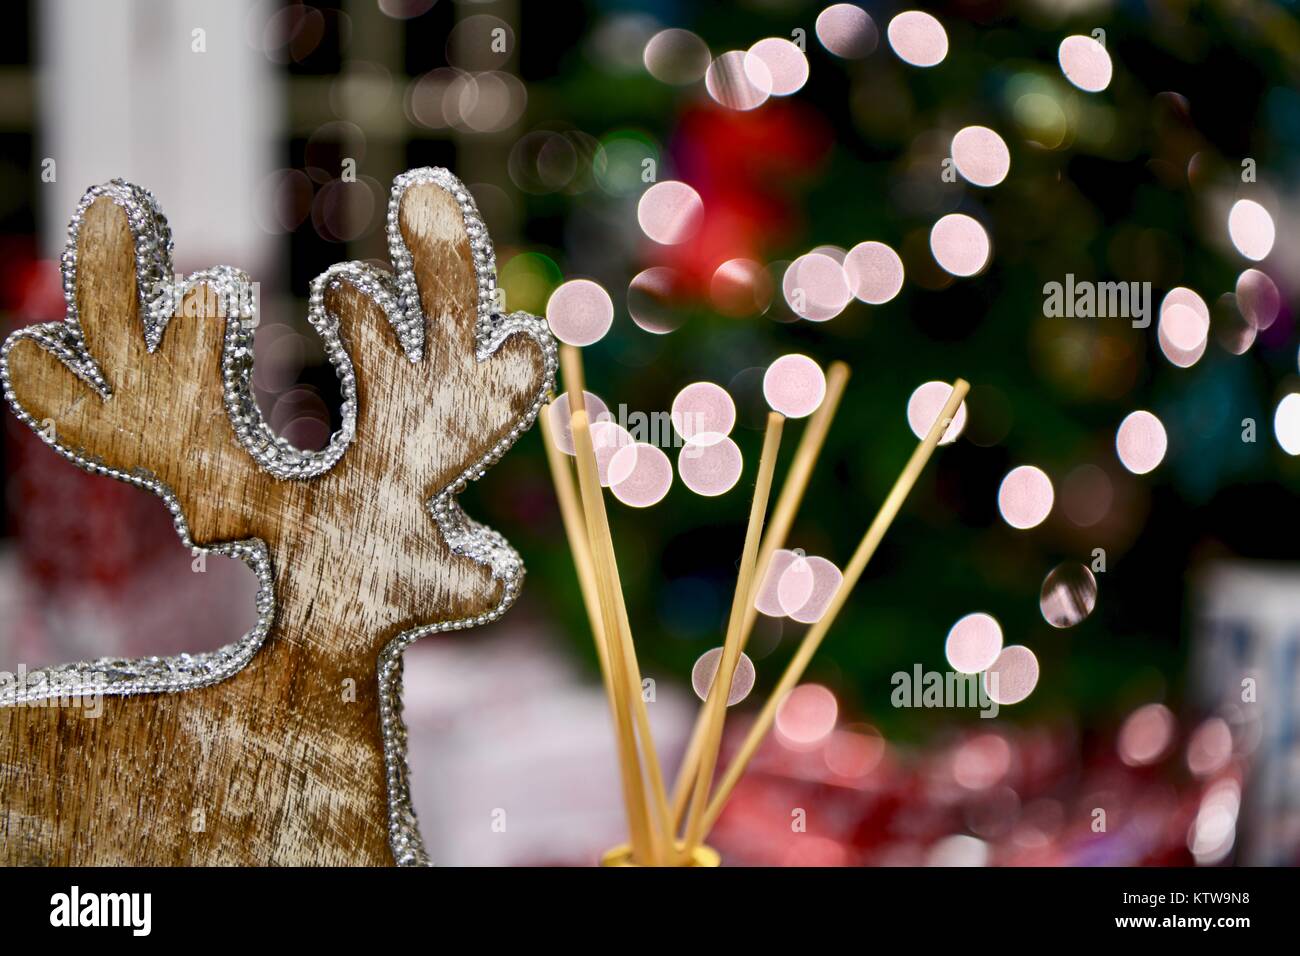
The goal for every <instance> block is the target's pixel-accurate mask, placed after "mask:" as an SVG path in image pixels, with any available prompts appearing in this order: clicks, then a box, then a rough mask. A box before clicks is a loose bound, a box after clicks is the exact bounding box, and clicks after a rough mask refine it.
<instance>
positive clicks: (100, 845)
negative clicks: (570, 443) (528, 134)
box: [0, 169, 555, 863]
mask: <svg viewBox="0 0 1300 956" xmlns="http://www.w3.org/2000/svg"><path fill="white" fill-rule="evenodd" d="M388 237H389V246H390V253H391V257H392V260H393V265H394V268H395V271H394V273H391V274H390V273H388V272H386V271H383V270H379V269H376V268H373V267H370V266H367V265H364V264H361V263H347V264H344V265H339V266H334V267H332V268H330V269H329V270H328V271H327V272H326V273H325V274H324V275H322V276H320V277H319V278H318V279H317V280H316V281H315V282H314V283H313V284H312V290H311V302H310V312H309V318H310V320H311V322H312V324H313V326H314V327H315V328H316V330H317V331H318V332H319V334H320V335H321V338H322V340H323V342H324V345H325V353H326V355H327V356H328V358H329V360H330V361H331V363H332V364H333V365H334V367H335V369H336V371H337V372H338V375H339V379H340V384H341V387H342V392H343V399H344V400H343V405H342V419H343V424H342V428H341V429H340V430H339V431H338V432H337V433H335V434H334V435H333V436H331V439H330V441H329V444H328V445H327V446H326V448H325V449H323V450H322V451H319V452H305V451H300V450H297V449H295V448H293V447H292V446H290V445H288V444H287V443H286V442H284V441H282V440H280V439H277V438H276V437H275V436H274V435H273V434H272V432H271V430H270V429H269V427H268V426H267V424H266V423H265V421H264V420H263V418H262V415H261V413H260V411H259V410H258V408H257V406H256V403H255V402H254V401H253V397H252V393H251V386H250V379H251V371H252V332H251V322H250V320H251V319H252V318H253V314H252V310H251V301H250V300H251V296H250V294H249V293H250V284H249V282H248V279H247V277H246V276H244V274H243V273H241V272H239V271H237V270H235V269H231V268H228V267H218V268H216V269H211V270H208V271H206V272H203V273H198V274H196V275H194V276H191V277H189V279H188V280H186V281H185V282H184V283H183V285H182V286H181V288H180V289H179V290H178V289H175V288H174V287H173V285H172V282H171V279H170V276H171V255H170V254H171V237H170V232H169V230H168V228H167V224H166V220H165V219H164V218H163V216H162V213H161V212H160V211H159V209H158V207H157V205H156V203H155V202H154V201H153V198H152V197H151V196H150V195H149V194H148V193H146V192H144V191H143V190H141V189H139V188H138V187H135V186H131V185H129V184H126V183H122V182H120V181H115V182H113V183H110V184H108V185H106V186H101V187H95V188H93V189H91V190H89V191H88V192H87V193H86V195H85V197H84V198H83V200H82V202H81V205H80V207H79V208H78V211H77V214H76V216H74V218H73V221H72V225H71V227H70V229H69V242H68V249H67V252H66V253H65V254H64V260H63V271H64V288H65V291H66V294H67V297H68V315H67V318H66V320H65V321H64V322H58V323H48V324H46V325H41V326H34V327H31V328H28V329H23V330H20V331H18V332H16V333H14V334H13V335H12V336H10V338H9V339H8V340H7V341H6V342H5V345H4V348H3V352H0V378H2V379H3V383H4V388H5V395H6V398H7V399H8V400H9V401H10V403H11V404H12V405H13V406H14V409H15V411H16V412H17V414H18V416H19V417H20V418H21V419H22V420H23V421H25V422H26V423H27V424H29V425H31V426H32V427H33V428H35V429H36V430H37V431H38V433H40V434H41V435H42V437H44V438H45V440H46V441H47V442H48V443H49V444H51V445H52V446H54V447H55V448H56V449H57V450H59V451H60V452H61V453H62V454H64V455H66V456H67V457H69V458H71V459H72V460H73V461H75V462H76V463H77V464H79V465H81V466H82V467H85V468H88V469H89V470H91V471H95V472H98V473H101V474H107V475H110V476H111V477H115V478H119V479H121V480H125V481H131V482H133V483H135V484H138V485H141V486H143V487H145V488H147V489H149V490H151V491H153V492H155V493H156V494H159V495H160V496H161V497H163V498H164V500H165V501H166V502H167V505H168V507H169V509H170V510H171V512H172V514H173V517H174V519H175V522H176V526H177V530H178V533H179V534H180V535H181V538H182V540H183V541H185V542H186V543H187V544H191V545H204V546H210V547H211V548H212V549H213V550H218V551H223V552H225V553H230V554H234V555H236V556H239V557H241V558H243V559H244V560H245V561H246V562H247V563H249V565H250V566H251V567H252V568H253V569H254V571H255V572H257V573H258V575H259V578H260V579H261V581H262V585H263V586H262V591H261V592H260V594H259V612H260V616H259V624H258V626H257V627H256V628H255V629H254V630H253V631H252V632H250V633H249V634H248V635H246V636H245V637H244V638H243V639H242V640H240V641H238V642H236V643H235V644H232V645H230V646H228V647H225V648H222V649H220V650H219V651H216V652H213V653H211V654H205V655H192V656H191V655H185V656H182V657H180V658H174V659H166V658H164V659H154V658H151V659H147V660H144V661H100V662H95V663H93V664H88V665H67V666H65V667H62V668H56V669H52V671H51V672H50V676H51V678H55V677H58V678H60V679H62V680H65V681H66V682H67V683H68V684H71V685H75V686H76V688H77V691H75V692H78V693H86V692H103V693H107V694H114V695H117V694H132V693H140V692H147V691H181V690H184V691H186V693H184V694H178V695H167V696H155V697H149V698H144V699H135V700H131V701H123V700H112V701H108V702H106V705H107V708H106V714H105V717H106V719H105V720H104V721H102V722H100V723H99V724H97V725H96V727H95V728H93V729H92V730H91V731H87V730H86V728H85V727H84V726H82V727H76V728H75V739H76V745H77V746H78V747H79V748H80V749H81V750H83V751H89V754H88V755H87V754H84V753H83V754H81V755H79V759H82V758H85V757H87V756H88V758H89V767H88V769H86V770H85V772H84V774H79V773H77V772H76V771H75V770H74V771H73V772H74V775H76V776H77V777H78V779H74V780H72V781H68V780H62V781H55V780H51V779H42V774H41V773H40V771H39V768H38V767H37V766H36V765H35V763H34V762H33V758H32V757H31V756H30V755H31V754H40V753H42V752H48V751H49V750H50V748H59V747H65V746H68V745H70V742H71V741H72V739H73V737H74V731H73V729H72V728H70V727H69V721H68V720H63V719H59V715H57V714H56V715H55V716H54V717H53V718H50V717H47V716H45V714H44V712H36V711H29V710H24V709H16V710H15V709H0V728H5V727H6V723H5V722H7V729H8V730H10V731H11V732H10V733H7V734H4V735H3V736H0V798H2V799H3V801H4V808H3V812H4V813H6V814H7V815H8V817H9V822H10V823H11V824H12V823H13V822H14V821H15V820H17V821H19V829H21V828H22V826H24V825H25V826H27V827H28V829H29V830H30V831H31V832H29V833H28V834H27V836H26V839H25V840H22V841H19V843H17V844H15V845H16V846H18V847H19V851H18V852H19V854H20V858H22V859H41V860H49V861H58V862H81V861H90V860H95V861H101V862H109V861H111V862H136V863H140V862H225V861H239V862H256V861H263V862H265V861H266V859H268V858H269V859H274V860H276V861H284V862H308V863H313V862H315V863H319V862H375V861H376V856H377V854H376V846H377V845H380V846H382V845H383V842H382V838H383V836H384V828H383V826H382V820H383V814H385V813H386V814H387V818H388V822H389V826H388V828H387V829H388V831H389V832H388V837H389V841H390V843H391V851H392V854H393V855H395V856H396V857H397V859H398V861H399V862H418V861H420V860H422V859H423V858H424V854H423V848H422V846H421V844H420V842H419V837H418V833H416V831H415V825H414V817H413V814H412V813H411V811H410V804H409V796H408V794H407V792H406V780H405V778H406V768H405V750H404V730H403V728H402V726H401V720H400V703H399V702H398V701H397V683H398V681H399V679H400V660H401V657H400V653H401V650H402V648H404V647H405V646H406V645H407V644H409V643H410V642H411V641H412V640H414V639H415V638H417V637H419V636H422V635H424V634H426V633H431V632H435V631H441V630H448V629H459V628H462V627H466V626H470V625H472V624H476V623H482V622H484V621H487V620H491V619H493V618H495V617H496V616H497V615H499V614H500V613H501V612H502V611H503V610H504V609H505V608H506V607H507V606H509V604H510V603H511V601H513V599H514V596H515V594H516V593H517V591H518V587H519V584H520V581H521V578H522V573H523V568H522V564H521V563H520V561H519V558H518V555H517V554H515V552H514V551H513V550H512V549H511V548H510V546H509V545H508V544H507V543H506V542H505V540H504V539H503V538H501V537H500V536H499V535H497V534H495V533H494V532H492V531H490V530H489V529H487V528H484V527H482V526H481V525H478V524H476V523H474V522H472V521H471V520H469V519H468V518H467V517H466V516H465V515H464V514H463V512H461V510H460V508H459V506H458V504H457V503H456V499H455V496H456V495H457V494H458V493H459V492H460V491H461V490H462V489H463V488H464V486H465V485H466V483H467V482H469V481H471V480H474V479H475V478H477V477H479V476H481V475H482V474H483V472H484V470H485V469H486V468H487V467H488V466H490V465H491V464H492V463H493V462H494V461H496V459H497V458H499V457H500V455H501V454H502V453H504V451H505V450H506V449H507V448H509V446H510V445H511V444H512V443H513V442H514V441H515V439H516V438H517V437H518V436H519V434H520V433H521V432H522V431H523V430H525V429H527V428H528V427H529V426H530V425H531V424H532V421H533V419H534V418H535V416H536V414H537V412H538V409H539V408H540V406H541V403H542V402H543V401H544V399H545V397H546V394H547V392H548V391H549V390H550V388H551V384H552V382H553V378H554V370H555V350H554V344H553V342H552V340H551V338H550V336H549V334H548V333H547V331H546V329H545V325H544V323H543V322H541V320H539V319H535V318H533V317H531V316H527V315H524V314H522V313H516V314H514V315H510V316H503V315H501V314H499V313H497V312H496V311H495V310H494V306H495V304H496V287H495V263H494V257H493V252H492V248H491V243H490V241H489V240H488V237H487V233H486V230H485V229H484V228H483V226H482V224H481V222H480V221H479V219H478V216H477V213H476V211H475V209H474V203H473V200H472V198H471V197H470V196H469V194H468V192H467V191H466V190H465V188H464V186H463V185H462V184H461V183H460V182H459V181H458V180H457V179H456V178H455V177H454V176H452V175H451V174H450V173H447V172H446V171H445V170H439V169H423V170H415V171H412V172H408V173H406V174H404V175H402V176H400V177H398V179H397V180H396V181H395V182H394V186H393V194H392V200H391V203H390V206H389V212H388ZM430 516H431V517H432V519H433V522H434V523H435V524H436V530H435V528H434V527H431V526H430ZM272 622H273V623H272ZM268 635H269V636H268ZM264 638H265V643H266V646H265V647H264V648H262V647H261V646H262V644H263V641H264ZM259 648H261V650H260V653H259ZM347 681H353V682H354V686H356V687H357V693H356V699H355V702H349V701H346V700H345V699H343V698H342V697H341V696H340V693H339V688H340V686H341V685H343V684H345V683H346V682H347ZM47 686H53V685H52V684H50V682H49V681H47ZM65 686H66V685H65ZM63 692H64V693H71V692H73V691H71V690H70V689H65V690H64V691H63ZM9 696H10V697H11V698H12V699H11V700H8V701H6V699H5V697H4V696H3V695H2V694H0V705H3V704H4V703H21V702H23V701H24V700H30V699H32V698H33V697H35V696H40V694H39V693H31V692H28V693H27V694H26V695H24V694H23V693H22V692H21V690H20V691H19V692H18V693H13V694H10V695H9ZM108 718H112V719H108ZM232 721H233V722H235V724H236V725H238V728H239V730H240V734H238V735H233V736H234V737H238V738H239V739H238V740H237V741H235V742H232V735H231V734H230V729H231V727H230V722H232ZM223 722H224V723H223ZM160 725H162V726H168V727H170V728H171V729H172V731H173V734H172V736H170V737H166V738H165V739H162V740H161V743H159V745H158V749H161V750H163V751H170V753H157V752H154V753H150V752H149V747H148V746H147V744H148V741H149V740H150V736H151V735H150V734H149V733H148V732H147V731H146V727H147V726H152V727H154V728H155V730H154V733H153V734H152V736H153V738H154V739H155V743H157V742H158V734H157V730H156V728H157V727H158V726H160ZM218 727H220V728H221V733H220V734H219V735H218V734H216V728H218ZM205 734H207V735H209V736H210V737H211V736H213V735H215V739H218V740H224V741H226V743H225V744H224V745H223V749H221V751H220V752H219V753H217V755H216V760H215V762H214V759H213V753H212V749H213V746H214V745H213V739H208V738H205V736H204V735H205ZM295 734H297V735H298V736H295ZM142 740H143V741H145V743H144V744H142V743H141V741H142ZM304 743H305V745H306V748H307V751H308V752H309V753H310V755H311V759H310V760H308V759H307V758H306V756H305V755H304V752H303V746H304ZM199 753H202V754H203V760H202V761H201V762H200V761H199V760H197V759H196V757H197V755H198V754H199ZM24 754H26V755H27V756H24ZM164 758H170V759H171V761H172V763H173V764H175V763H177V762H179V763H180V765H181V766H182V767H183V768H185V769H186V770H188V771H189V773H190V775H191V778H192V779H190V780H189V781H188V782H187V783H186V788H187V790H188V792H190V793H192V794H197V795H198V797H199V798H200V799H206V800H210V801H212V802H213V803H214V804H217V805H219V807H217V808H214V809H215V810H216V821H217V825H216V826H215V827H214V826H213V825H211V822H212V820H213V815H212V813H205V814H204V816H205V819H206V820H207V821H209V824H210V825H208V826H205V828H204V829H203V831H202V833H201V834H200V835H199V836H197V837H196V836H195V835H194V834H193V832H192V827H188V826H186V825H185V824H187V823H189V822H190V818H191V816H192V809H193V808H191V809H190V811H186V808H185V807H184V806H177V805H176V799H175V795H174V794H169V793H167V792H165V790H164V789H163V788H162V787H160V786H159V785H158V784H157V782H154V783H153V784H151V785H149V786H145V787H144V788H143V793H142V791H141V782H140V781H139V780H135V781H132V780H131V778H130V775H129V774H128V775H126V778H127V779H126V781H125V783H124V784H123V786H122V787H121V788H120V790H119V791H113V790H112V787H110V788H109V789H110V791H111V792H110V793H108V794H104V793H100V794H99V797H100V799H101V800H102V799H103V798H104V797H106V796H107V797H109V798H110V799H111V801H112V802H117V801H119V800H120V802H121V803H122V804H127V805H130V804H134V805H136V806H139V807H141V809H140V810H138V811H134V812H136V813H153V814H154V815H155V816H156V817H157V818H158V819H157V820H156V821H154V822H151V828H152V829H151V832H153V831H156V832H157V833H158V837H157V839H153V840H143V841H142V840H141V839H140V838H139V835H138V833H139V830H138V826H139V821H136V827H137V829H135V830H134V831H132V835H131V836H130V837H129V838H128V837H126V836H125V835H123V836H122V838H121V839H119V838H118V836H117V835H116V834H115V833H112V832H109V831H111V830H112V828H113V824H112V823H111V822H110V821H108V820H107V819H103V820H97V822H96V824H94V825H93V826H92V835H91V837H90V838H87V837H86V835H85V833H84V831H83V832H80V833H77V832H73V831H72V830H70V829H69V828H68V825H67V822H66V820H65V819H64V818H62V817H61V816H60V814H59V813H58V812H57V808H59V807H60V802H59V800H56V799H55V796H56V790H61V791H62V794H63V797H62V801H63V805H65V806H66V803H67V798H68V794H69V793H72V794H77V793H82V794H84V793H87V792H88V791H89V789H90V786H89V784H90V781H92V780H98V781H100V783H99V786H100V788H101V789H102V787H103V783H102V781H103V780H104V779H105V777H104V776H102V775H101V776H94V767H95V762H96V761H113V762H115V763H117V764H118V765H123V764H124V763H125V764H126V765H127V766H130V765H131V764H130V761H132V760H134V761H136V764H135V765H136V766H142V767H151V766H154V765H155V764H156V763H157V762H158V761H159V760H162V759H164ZM187 761H192V762H191V763H187ZM250 761H251V763H250ZM214 763H215V766H214ZM250 767H252V768H255V770H256V775H257V777H256V779H257V783H256V786H257V788H258V790H259V793H258V796H257V798H256V799H255V800H254V799H249V797H248V796H247V794H245V793H244V792H243V791H244V787H243V783H242V782H243V780H244V778H245V776H246V775H247V772H248V769H249V768H250ZM6 768H7V769H6ZM110 776H111V775H110ZM268 782H269V783H270V784H271V785H270V786H269V787H268V786H267V783H268ZM78 788H80V789H78ZM232 792H233V793H234V794H235V795H236V796H235V797H234V800H233V803H232V800H231V796H232ZM377 797H378V798H383V800H384V803H386V806H384V807H382V808H381V807H379V806H378V805H377ZM295 808H296V812H299V813H303V814H306V820H305V821H304V825H303V826H301V827H298V828H297V829H296V831H295V832H297V833H298V834H299V836H298V838H297V839H288V840H286V838H285V836H284V834H283V832H282V831H281V829H280V828H282V827H283V826H284V823H285V814H286V813H290V812H294V809H295ZM104 809H109V808H107V807H106V808H104ZM79 816H84V814H79ZM31 821H42V822H43V826H42V827H35V828H33V826H32V824H31ZM80 825H81V826H83V827H84V819H83V821H82V823H81V824H80ZM95 826H98V827H100V828H101V829H100V830H99V831H98V832H96V831H95V830H94V827H95ZM322 831H324V832H322ZM376 833H378V835H379V838H380V839H379V841H376V839H375V836H376ZM259 852H260V854H261V855H259Z"/></svg>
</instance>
